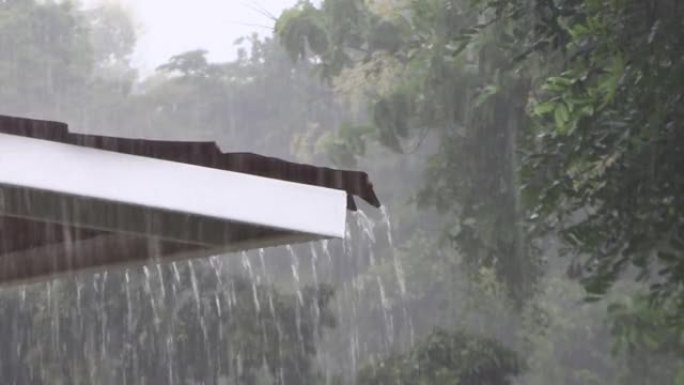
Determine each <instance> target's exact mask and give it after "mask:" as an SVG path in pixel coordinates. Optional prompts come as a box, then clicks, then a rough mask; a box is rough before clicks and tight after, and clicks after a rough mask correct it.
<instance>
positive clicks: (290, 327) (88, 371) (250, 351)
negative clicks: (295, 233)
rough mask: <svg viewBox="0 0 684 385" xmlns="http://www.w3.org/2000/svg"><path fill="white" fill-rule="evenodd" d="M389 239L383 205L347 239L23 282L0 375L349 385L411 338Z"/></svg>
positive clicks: (357, 220) (39, 380) (352, 226)
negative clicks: (378, 213) (312, 379)
mask: <svg viewBox="0 0 684 385" xmlns="http://www.w3.org/2000/svg"><path fill="white" fill-rule="evenodd" d="M380 241H382V242H386V243H387V244H389V245H390V249H389V252H387V250H383V252H382V253H378V248H379V246H378V242H380ZM392 242H393V240H392V229H391V226H390V218H389V215H387V212H386V211H385V210H383V211H382V212H381V217H380V218H379V219H377V220H375V219H373V218H371V217H370V216H369V215H367V214H366V213H364V212H362V211H359V212H358V213H355V214H350V221H349V226H348V229H347V238H346V239H345V240H343V241H338V240H323V241H320V242H313V243H310V244H307V245H290V246H285V247H282V248H272V249H258V250H252V251H248V252H242V253H240V254H239V255H238V256H237V257H236V256H234V255H217V256H212V257H209V258H207V259H204V260H195V261H188V262H186V263H179V262H171V263H167V264H164V263H151V264H149V265H145V266H141V267H140V268H135V267H129V268H125V269H113V270H111V271H105V272H102V273H99V274H93V275H87V274H80V275H77V276H75V277H68V276H67V277H63V278H60V279H56V280H54V281H52V282H49V283H46V284H39V285H33V286H24V287H22V288H21V289H20V290H17V294H16V296H15V297H16V300H15V302H16V305H12V303H10V302H8V298H11V296H9V295H7V296H3V297H2V298H3V301H4V302H0V305H2V306H5V307H7V306H10V307H11V306H15V308H14V310H12V313H7V312H6V313H5V314H12V316H11V317H12V318H15V319H14V320H12V325H14V326H12V327H13V328H15V329H16V330H17V331H16V333H14V335H15V337H13V338H12V340H11V341H8V342H7V343H6V344H5V345H12V346H13V349H12V351H13V352H14V353H13V355H9V356H8V357H12V358H11V359H10V362H8V364H7V365H6V366H5V367H11V368H12V369H11V370H10V371H4V372H3V374H4V375H5V378H8V379H9V381H8V382H7V383H31V384H48V383H59V382H60V381H61V382H62V383H73V384H85V383H88V384H109V383H120V384H148V383H156V381H157V380H155V381H153V382H150V381H151V379H153V378H156V379H159V380H158V381H161V382H163V383H167V384H179V385H180V384H189V383H191V384H202V383H204V384H221V383H223V384H238V383H246V382H250V383H255V384H260V383H257V382H254V381H256V380H257V379H260V381H266V382H265V383H268V384H277V385H289V384H299V383H302V382H304V381H308V380H306V378H308V377H307V376H314V377H316V376H317V375H318V376H320V377H319V378H320V379H321V381H323V383H326V384H333V383H343V384H353V383H355V375H354V373H356V372H357V371H358V370H359V368H360V367H361V366H363V365H364V364H365V363H366V362H368V360H370V359H372V358H373V357H374V356H377V355H384V354H387V353H389V352H390V351H391V350H392V349H393V348H394V345H395V344H397V343H398V341H397V336H401V335H408V336H409V337H408V338H409V339H412V338H413V337H412V335H413V330H412V326H411V325H412V324H411V322H410V317H409V313H408V312H407V310H406V308H405V307H402V305H401V303H402V301H403V300H404V298H405V296H406V290H407V289H406V283H405V277H404V271H403V266H402V265H401V261H400V258H399V256H397V255H396V253H394V251H393V250H392V247H393V246H392ZM231 266H240V267H241V268H237V269H233V268H231ZM387 272H391V274H387ZM328 287H330V288H331V289H330V290H331V291H330V292H331V293H332V292H334V295H327V294H326V293H327V290H329V289H327V288H328ZM397 317H399V318H397ZM402 317H403V321H402V322H399V321H400V318H402ZM19 320H30V322H28V323H23V324H22V323H21V322H20V321H19ZM407 320H408V321H407ZM333 326H334V327H333ZM0 327H2V326H0ZM43 341H47V342H48V343H47V344H44V343H43ZM5 349H7V347H6V346H5ZM3 357H4V356H3ZM31 357H40V358H39V359H34V358H31ZM316 373H318V374H316ZM340 381H341V382H340Z"/></svg>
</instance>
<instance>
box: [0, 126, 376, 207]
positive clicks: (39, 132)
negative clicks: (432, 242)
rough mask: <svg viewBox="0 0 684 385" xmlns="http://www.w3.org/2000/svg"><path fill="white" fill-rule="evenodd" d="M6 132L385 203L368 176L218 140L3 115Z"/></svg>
mask: <svg viewBox="0 0 684 385" xmlns="http://www.w3.org/2000/svg"><path fill="white" fill-rule="evenodd" d="M0 133H5V134H11V135H20V136H24V137H29V138H35V139H43V140H50V141H54V142H60V143H66V144H72V145H77V146H83V147H90V148H96V149H100V150H106V151H114V152H119V153H124V154H129V155H138V156H145V157H150V158H156V159H164V160H170V161H175V162H181V163H187V164H193V165H197V166H203V167H210V168H215V169H220V170H226V171H234V172H241V173H246V174H252V175H259V176H264V177H268V178H273V179H280V180H285V181H289V182H296V183H304V184H309V185H314V186H322V187H328V188H333V189H338V190H343V191H346V192H347V194H348V198H347V207H348V209H350V210H356V204H355V202H354V199H353V196H357V197H359V198H361V199H363V200H365V201H366V202H368V203H369V204H371V205H373V206H375V207H380V201H379V200H378V198H377V196H376V195H375V192H374V190H373V185H372V184H371V183H370V181H369V178H368V174H366V173H365V172H361V171H348V170H337V169H332V168H327V167H316V166H311V165H306V164H299V163H293V162H288V161H284V160H281V159H277V158H271V157H267V156H262V155H257V154H252V153H224V152H222V151H221V150H220V149H219V147H218V146H217V145H216V143H213V142H188V141H163V140H148V139H131V138H120V137H109V136H100V135H88V134H77V133H73V132H69V129H68V126H67V125H66V124H65V123H60V122H52V121H45V120H34V119H25V118H17V117H9V116H2V115H0Z"/></svg>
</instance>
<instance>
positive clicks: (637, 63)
mask: <svg viewBox="0 0 684 385" xmlns="http://www.w3.org/2000/svg"><path fill="white" fill-rule="evenodd" d="M608 3H610V4H608ZM656 3H657V6H656ZM682 8H684V7H681V6H679V5H678V3H677V1H676V0H667V1H660V2H658V1H653V2H642V1H636V0H634V1H631V0H625V1H617V2H606V3H602V2H595V1H591V0H573V1H543V0H521V1H484V0H477V1H469V0H374V1H371V0H368V1H363V0H325V1H321V2H307V1H301V2H297V1H285V0H244V1H243V0H230V1H228V0H227V1H218V0H214V1H210V0H195V1H189V0H186V1H183V0H170V1H162V0H139V1H133V0H130V1H120V2H117V1H83V2H71V1H51V0H45V1H39V0H5V1H0V114H6V115H13V116H22V117H28V118H37V119H49V120H58V121H63V122H67V123H68V124H69V126H70V129H71V130H73V131H75V132H84V133H97V134H104V135H115V136H125V137H143V138H158V139H167V140H201V141H213V142H217V143H218V144H219V145H220V147H221V149H222V150H223V151H226V152H230V151H235V152H255V153H259V154H262V155H268V156H275V157H279V158H282V159H286V160H291V161H296V162H302V163H308V164H313V165H317V166H328V167H336V168H343V169H358V170H363V171H366V172H368V174H369V176H370V180H371V181H372V182H373V184H374V187H375V190H376V191H377V193H378V196H379V197H380V200H381V202H382V203H383V208H382V210H376V209H374V208H372V207H369V206H367V205H364V204H363V203H361V204H360V211H359V212H356V213H349V215H348V236H347V238H346V239H345V240H330V241H323V242H316V243H312V244H303V245H293V246H288V247H281V248H271V249H265V250H254V251H250V252H246V253H241V254H234V255H225V256H215V257H212V258H209V259H206V260H197V261H191V262H187V263H185V262H183V263H173V264H163V265H154V264H151V265H149V266H145V267H140V268H128V269H112V270H110V271H106V272H100V273H97V274H79V275H76V276H73V277H65V278H60V279H56V280H53V281H50V282H47V283H40V284H34V285H26V286H21V287H11V288H3V289H2V290H0V309H2V310H0V312H1V314H2V317H3V319H2V322H0V341H2V344H1V345H0V378H2V379H3V383H8V384H220V385H226V384H249V385H263V384H279V385H285V384H287V385H289V384H292V385H294V384H335V385H338V384H340V385H341V384H361V385H371V384H378V385H380V384H382V385H389V384H393V385H394V384H406V385H408V384H412V385H413V384H459V385H463V384H466V385H475V384H484V385H506V384H530V385H533V384H539V385H542V384H558V385H565V384H567V385H580V384H581V385H587V384H616V385H617V384H628V385H629V384H634V385H637V384H638V385H642V384H654V385H665V384H673V385H681V384H684V360H682V357H684V355H683V354H682V353H684V339H683V338H684V335H683V334H682V330H684V328H682V319H684V317H682V308H683V307H682V306H681V305H682V298H684V297H682V290H681V288H682V285H681V283H682V278H683V276H684V273H683V272H684V269H682V262H681V261H682V260H683V259H682V252H683V250H684V247H683V245H684V242H682V239H684V225H683V224H682V214H681V213H682V208H683V207H684V206H683V205H682V196H684V194H682V192H683V191H684V189H682V184H683V183H684V182H682V180H684V178H682V177H681V167H679V165H681V164H684V163H682V162H683V161H684V157H683V156H682V152H683V150H682V148H684V147H683V146H682V143H684V140H683V139H682V134H681V132H682V130H681V122H682V117H681V112H680V111H678V107H677V106H678V105H679V104H680V101H681V94H682V88H683V87H682V79H684V77H682V76H681V75H682V72H683V71H684V69H683V68H682V67H683V66H682V64H681V63H682V62H683V61H682V60H681V59H682V58H683V56H682V49H681V47H682V45H681V43H682V40H683V38H682V36H681V35H682V33H681V30H682V29H681V27H682V25H681V24H682V20H684V18H682V17H680V16H682V12H684V11H683V10H682ZM246 199H248V198H246Z"/></svg>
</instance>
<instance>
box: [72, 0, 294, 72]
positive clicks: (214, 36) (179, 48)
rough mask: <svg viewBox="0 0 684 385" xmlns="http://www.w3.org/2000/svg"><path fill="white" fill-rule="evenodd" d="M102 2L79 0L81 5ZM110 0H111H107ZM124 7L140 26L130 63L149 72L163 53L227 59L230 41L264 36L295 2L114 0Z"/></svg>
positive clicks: (164, 56)
mask: <svg viewBox="0 0 684 385" xmlns="http://www.w3.org/2000/svg"><path fill="white" fill-rule="evenodd" d="M100 1H102V0H84V2H85V3H86V4H89V3H90V4H92V3H97V2H100ZM110 1H111V0H110ZM117 1H119V2H121V3H124V4H126V5H127V8H128V9H130V10H131V12H132V13H133V15H134V18H135V20H136V22H137V23H138V24H139V27H140V35H141V36H140V37H139V43H138V49H137V52H136V55H135V64H136V66H138V67H140V68H141V69H142V70H143V72H149V71H152V70H154V68H156V67H157V66H158V65H160V64H162V63H165V62H166V61H167V60H168V59H169V57H171V56H173V55H175V54H178V53H181V52H184V51H188V50H192V49H197V48H204V49H207V50H208V51H209V53H210V55H209V57H210V59H211V60H214V61H220V60H226V59H230V58H233V57H234V55H235V50H236V47H235V46H234V45H233V42H234V41H235V40H236V39H237V38H239V37H241V36H245V35H248V34H250V33H252V32H258V33H260V34H270V33H271V32H272V31H271V29H270V28H272V27H273V23H274V22H273V20H271V19H269V17H268V16H266V15H264V14H263V12H261V11H260V10H265V11H266V12H268V13H270V14H272V15H273V16H275V17H277V16H279V15H280V13H281V12H282V10H283V9H284V8H287V7H290V6H292V5H294V4H295V3H296V2H297V0H117Z"/></svg>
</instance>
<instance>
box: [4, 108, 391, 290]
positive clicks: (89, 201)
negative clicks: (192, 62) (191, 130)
mask: <svg viewBox="0 0 684 385" xmlns="http://www.w3.org/2000/svg"><path fill="white" fill-rule="evenodd" d="M354 196H356V197H359V198H361V199H363V200H365V201H366V202H368V203H369V204H371V205H373V206H375V207H379V206H380V202H379V200H378V198H377V196H376V195H375V193H374V191H373V186H372V184H371V183H370V182H369V180H368V176H367V174H366V173H363V172H358V171H346V170H335V169H330V168H321V167H315V166H310V165H304V164H297V163H291V162H286V161H282V160H279V159H275V158H269V157H264V156H260V155H256V154H250V153H223V152H221V151H220V149H219V148H218V146H217V145H216V144H215V143H211V142H172V141H158V140H143V139H127V138H116V137H104V136H95V135H84V134H75V133H71V132H69V130H68V128H67V125H66V124H63V123H58V122H48V121H38V120H29V119H22V118H14V117H3V116H0V284H2V283H9V282H27V281H33V280H39V279H47V278H48V277H50V276H52V275H55V274H58V273H64V272H70V271H81V270H86V269H102V268H105V267H108V266H113V265H130V264H135V263H148V262H150V261H151V260H158V261H167V260H177V259H188V258H196V257H203V256H209V255H216V254H219V253H224V252H229V251H237V250H245V249H251V248H259V247H265V246H275V245H282V244H290V243H296V242H303V241H311V240H316V239H324V238H342V237H344V232H345V222H346V211H347V210H356V203H355V201H354Z"/></svg>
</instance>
